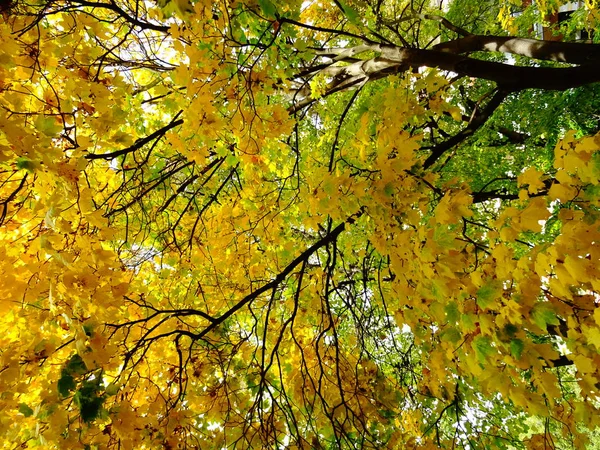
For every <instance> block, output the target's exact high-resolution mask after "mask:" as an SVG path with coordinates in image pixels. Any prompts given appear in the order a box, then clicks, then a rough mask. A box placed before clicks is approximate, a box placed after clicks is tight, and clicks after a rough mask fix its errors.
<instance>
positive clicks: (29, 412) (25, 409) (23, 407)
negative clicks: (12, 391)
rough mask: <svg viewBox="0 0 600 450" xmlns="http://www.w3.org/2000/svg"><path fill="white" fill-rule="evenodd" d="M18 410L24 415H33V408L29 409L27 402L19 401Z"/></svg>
mask: <svg viewBox="0 0 600 450" xmlns="http://www.w3.org/2000/svg"><path fill="white" fill-rule="evenodd" d="M19 412H20V413H21V414H23V415H24V416H25V417H31V416H33V409H31V408H30V407H29V406H28V405H27V404H25V403H20V404H19Z"/></svg>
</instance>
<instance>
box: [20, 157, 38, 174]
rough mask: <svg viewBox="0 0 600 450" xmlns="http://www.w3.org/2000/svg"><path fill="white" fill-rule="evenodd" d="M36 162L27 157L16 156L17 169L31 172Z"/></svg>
mask: <svg viewBox="0 0 600 450" xmlns="http://www.w3.org/2000/svg"><path fill="white" fill-rule="evenodd" d="M35 166H36V164H35V163H34V162H33V161H32V160H30V159H29V158H17V169H19V170H26V171H28V172H33V170H34V169H35Z"/></svg>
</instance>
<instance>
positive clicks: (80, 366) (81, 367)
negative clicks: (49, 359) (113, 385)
mask: <svg viewBox="0 0 600 450" xmlns="http://www.w3.org/2000/svg"><path fill="white" fill-rule="evenodd" d="M64 370H65V371H67V372H68V373H69V374H75V375H83V374H85V373H87V371H88V369H87V367H86V366H85V363H84V362H83V359H81V356H79V355H78V354H77V353H75V354H74V355H73V356H71V359H70V360H69V361H68V362H67V364H66V365H65V368H64Z"/></svg>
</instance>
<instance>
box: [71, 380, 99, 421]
mask: <svg viewBox="0 0 600 450" xmlns="http://www.w3.org/2000/svg"><path fill="white" fill-rule="evenodd" d="M98 381H99V379H95V380H92V381H84V382H83V383H82V385H81V388H80V389H79V390H78V391H77V392H76V393H75V395H74V396H73V402H74V403H75V405H76V406H77V407H78V408H79V414H80V416H81V420H83V421H84V422H86V423H87V422H91V421H93V420H95V419H97V418H98V416H99V415H100V412H101V410H102V405H103V404H104V400H105V396H103V395H102V396H100V395H98V393H99V390H100V385H99V383H98Z"/></svg>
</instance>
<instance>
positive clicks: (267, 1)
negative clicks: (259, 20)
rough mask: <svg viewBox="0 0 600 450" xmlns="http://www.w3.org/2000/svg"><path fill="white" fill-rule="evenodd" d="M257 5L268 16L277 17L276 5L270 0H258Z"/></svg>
mask: <svg viewBox="0 0 600 450" xmlns="http://www.w3.org/2000/svg"><path fill="white" fill-rule="evenodd" d="M258 6H260V9H261V11H262V12H263V14H264V15H265V16H267V17H268V18H271V19H275V18H276V17H277V7H276V6H275V5H274V4H273V2H272V1H271V0H258Z"/></svg>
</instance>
